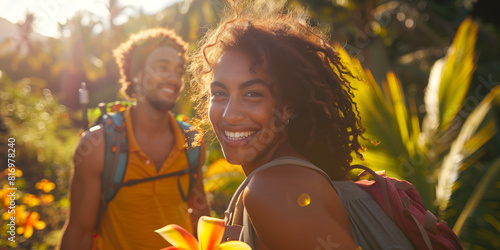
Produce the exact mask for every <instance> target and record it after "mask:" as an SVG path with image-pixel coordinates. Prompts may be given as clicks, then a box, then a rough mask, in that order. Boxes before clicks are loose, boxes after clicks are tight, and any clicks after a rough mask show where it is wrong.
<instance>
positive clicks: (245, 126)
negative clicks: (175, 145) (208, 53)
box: [209, 50, 285, 165]
mask: <svg viewBox="0 0 500 250" xmlns="http://www.w3.org/2000/svg"><path fill="white" fill-rule="evenodd" d="M253 64H254V63H253V60H252V57H251V56H250V55H249V54H247V53H245V52H242V51H239V50H228V51H226V52H225V53H224V54H223V56H222V57H221V58H220V59H219V61H218V62H217V64H216V65H215V69H214V77H213V81H212V83H211V85H210V106H209V118H210V122H211V123H212V127H213V129H214V131H215V134H216V135H217V138H218V139H219V142H220V144H221V146H222V151H223V153H224V156H225V157H226V159H227V160H228V161H229V162H230V163H231V164H238V165H249V164H253V165H256V164H263V163H265V162H266V161H268V160H270V158H271V156H272V155H273V154H274V152H275V151H276V149H277V148H278V147H279V145H280V144H281V143H282V139H283V138H285V136H284V133H285V132H284V123H283V120H282V119H283V114H282V112H281V111H278V110H277V109H276V99H275V98H274V97H273V95H272V93H271V77H270V76H269V75H268V74H267V73H266V72H265V70H264V67H263V66H262V65H261V64H255V65H253ZM252 65H253V66H252Z"/></svg>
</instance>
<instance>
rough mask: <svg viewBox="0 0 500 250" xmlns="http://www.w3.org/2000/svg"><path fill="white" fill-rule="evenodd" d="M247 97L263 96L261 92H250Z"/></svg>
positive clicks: (246, 94)
mask: <svg viewBox="0 0 500 250" xmlns="http://www.w3.org/2000/svg"><path fill="white" fill-rule="evenodd" d="M245 96H246V97H260V96H262V94H261V93H259V92H255V91H250V92H247V93H245Z"/></svg>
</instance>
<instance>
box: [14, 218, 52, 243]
mask: <svg viewBox="0 0 500 250" xmlns="http://www.w3.org/2000/svg"><path fill="white" fill-rule="evenodd" d="M45 226H46V224H45V222H43V221H41V220H40V214H38V213H37V212H32V211H29V212H24V213H22V214H21V220H20V223H19V227H18V228H17V233H18V234H19V235H21V234H24V238H26V239H28V238H30V237H31V236H32V235H33V228H35V229H37V230H42V229H44V228H45Z"/></svg>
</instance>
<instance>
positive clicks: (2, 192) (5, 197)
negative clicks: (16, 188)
mask: <svg viewBox="0 0 500 250" xmlns="http://www.w3.org/2000/svg"><path fill="white" fill-rule="evenodd" d="M9 188H11V187H10V186H9V185H8V184H5V185H3V188H2V189H0V199H1V201H2V205H3V207H4V208H8V207H9V206H10V203H11V201H12V199H11V198H12V197H14V201H15V200H17V199H19V194H18V193H17V192H15V196H11V195H12V193H11V192H12V190H9Z"/></svg>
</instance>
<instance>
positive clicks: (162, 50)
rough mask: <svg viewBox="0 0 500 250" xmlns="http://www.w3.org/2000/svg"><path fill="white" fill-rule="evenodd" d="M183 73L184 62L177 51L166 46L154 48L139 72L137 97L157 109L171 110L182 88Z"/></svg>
mask: <svg viewBox="0 0 500 250" xmlns="http://www.w3.org/2000/svg"><path fill="white" fill-rule="evenodd" d="M183 74H184V64H183V61H182V58H181V56H180V53H179V52H178V51H176V50H175V49H173V48H172V47H168V46H162V47H158V48H156V49H154V50H153V51H152V52H151V53H150V54H149V55H148V57H147V59H146V66H145V67H144V71H143V72H142V74H141V76H142V78H141V81H140V84H139V86H140V91H139V96H138V97H139V98H143V99H144V100H145V101H147V102H148V103H149V104H151V106H153V107H154V108H155V109H156V110H158V111H164V112H165V111H169V110H171V109H172V108H173V107H174V106H175V102H176V101H177V97H178V96H179V93H180V91H181V89H182V75H183Z"/></svg>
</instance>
